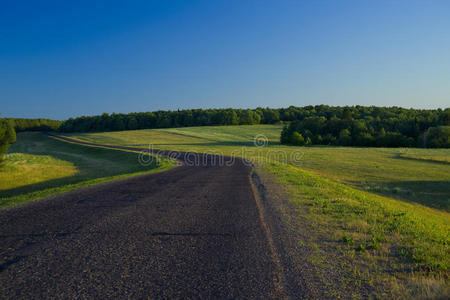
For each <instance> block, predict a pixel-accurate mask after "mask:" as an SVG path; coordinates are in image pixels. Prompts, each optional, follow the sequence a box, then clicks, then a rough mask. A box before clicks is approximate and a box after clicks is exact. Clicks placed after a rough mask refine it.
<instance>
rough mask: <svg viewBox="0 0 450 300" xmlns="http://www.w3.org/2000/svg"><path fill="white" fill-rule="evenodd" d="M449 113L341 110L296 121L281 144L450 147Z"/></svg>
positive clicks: (444, 111)
mask: <svg viewBox="0 0 450 300" xmlns="http://www.w3.org/2000/svg"><path fill="white" fill-rule="evenodd" d="M449 125H450V110H449V109H446V110H439V109H438V110H414V109H403V108H379V107H377V108H372V107H345V108H343V109H340V110H335V111H334V112H333V113H332V114H331V115H330V114H328V115H326V114H325V115H324V114H317V115H310V116H304V117H301V118H298V119H296V120H294V121H292V122H291V123H290V124H289V125H286V126H285V127H284V128H283V131H282V133H281V143H283V144H292V145H338V146H363V147H425V148H449V147H450V126H449Z"/></svg>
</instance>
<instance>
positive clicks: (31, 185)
mask: <svg viewBox="0 0 450 300" xmlns="http://www.w3.org/2000/svg"><path fill="white" fill-rule="evenodd" d="M159 161H160V165H159V166H157V165H156V164H152V165H150V166H146V167H144V166H141V165H140V164H139V163H138V160H137V156H136V153H131V152H124V151H118V150H111V149H102V148H93V147H85V146H80V145H76V144H69V143H66V142H62V141H59V140H57V139H55V138H52V137H49V136H46V135H43V134H41V133H20V134H18V137H17V143H16V144H14V145H13V146H12V147H11V148H10V149H9V152H8V154H7V156H6V161H5V163H4V166H3V167H2V168H1V169H0V208H5V207H9V206H13V205H17V204H21V203H25V202H29V201H33V200H37V199H40V198H43V197H47V196H51V195H54V194H57V193H61V192H65V191H69V190H73V189H76V188H80V187H86V186H89V185H93V184H97V183H101V182H106V181H109V180H114V179H119V178H124V177H127V176H131V175H137V174H142V173H147V172H154V171H159V170H166V169H168V168H170V167H171V166H172V165H173V162H170V161H168V160H167V159H164V158H161V159H160V160H159Z"/></svg>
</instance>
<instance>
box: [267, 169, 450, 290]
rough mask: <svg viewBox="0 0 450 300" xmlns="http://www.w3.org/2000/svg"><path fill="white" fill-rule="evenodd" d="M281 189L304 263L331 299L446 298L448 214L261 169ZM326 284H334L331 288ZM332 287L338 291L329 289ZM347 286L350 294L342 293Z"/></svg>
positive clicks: (291, 172)
mask: <svg viewBox="0 0 450 300" xmlns="http://www.w3.org/2000/svg"><path fill="white" fill-rule="evenodd" d="M260 171H262V172H268V173H270V174H271V175H272V177H273V178H275V180H276V182H278V183H279V184H281V185H282V186H284V187H285V188H286V190H287V191H288V193H289V195H290V199H289V201H290V203H291V204H293V205H294V206H295V216H296V218H297V219H298V220H301V221H300V222H301V227H299V226H297V229H298V230H302V231H304V232H305V231H306V232H307V235H306V236H307V239H308V240H306V241H305V240H299V243H300V246H302V247H304V248H307V249H305V253H309V256H308V260H309V262H310V263H311V265H312V266H313V267H314V272H315V273H316V276H317V277H318V278H319V279H320V281H321V283H322V284H324V285H325V286H328V287H331V288H329V289H328V291H329V292H330V291H331V293H332V294H330V295H327V296H333V297H338V298H340V297H348V296H352V297H365V296H367V295H372V296H380V297H382V296H384V297H386V296H391V297H392V296H396V297H415V298H434V297H438V296H442V295H448V294H449V292H450V290H449V285H448V270H449V267H450V246H449V244H450V231H449V228H450V227H449V225H450V224H449V218H448V214H447V213H445V212H439V211H436V210H433V209H430V208H426V207H423V206H421V205H417V204H410V203H405V202H402V201H398V200H395V199H391V198H387V197H382V196H378V195H374V194H371V193H367V192H364V191H360V190H357V189H355V188H353V187H349V186H346V185H344V184H342V183H339V182H336V181H333V180H330V179H325V178H322V177H319V176H317V175H314V174H311V173H309V172H306V171H304V170H301V169H299V168H296V167H293V166H290V165H287V164H283V163H276V162H272V163H268V164H263V165H262V166H261V170H260ZM333 287H334V288H333ZM336 287H339V288H336ZM349 291H352V294H350V295H349V294H348V292H349Z"/></svg>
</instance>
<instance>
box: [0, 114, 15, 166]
mask: <svg viewBox="0 0 450 300" xmlns="http://www.w3.org/2000/svg"><path fill="white" fill-rule="evenodd" d="M15 141H16V132H15V130H14V127H13V125H12V124H11V122H10V121H7V120H0V162H2V161H3V159H4V154H5V153H6V151H7V150H8V148H9V146H10V145H11V144H12V143H14V142H15Z"/></svg>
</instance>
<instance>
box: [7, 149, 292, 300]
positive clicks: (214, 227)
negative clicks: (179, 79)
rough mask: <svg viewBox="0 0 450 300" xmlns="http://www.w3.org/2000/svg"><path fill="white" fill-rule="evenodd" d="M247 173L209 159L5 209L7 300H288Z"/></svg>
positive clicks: (239, 165) (242, 168) (247, 169)
mask: <svg viewBox="0 0 450 300" xmlns="http://www.w3.org/2000/svg"><path fill="white" fill-rule="evenodd" d="M119 148H120V147H119ZM178 154H179V159H180V160H181V161H184V162H186V161H187V160H188V159H189V162H192V159H194V158H199V157H198V156H199V154H186V153H178ZM250 173H251V167H249V166H247V165H246V164H244V163H243V162H242V161H241V160H235V161H234V163H230V164H229V165H219V164H218V163H217V161H216V163H212V160H211V159H209V160H207V161H206V163H201V164H200V165H198V166H192V165H187V164H184V165H182V166H179V167H176V168H174V169H172V170H169V171H166V172H161V173H155V174H149V175H142V176H137V177H132V178H127V179H124V180H119V181H114V182H109V183H105V184H101V185H96V186H92V187H88V188H84V189H79V190H76V191H71V192H68V193H65V194H61V195H57V196H54V197H50V198H47V199H44V200H42V201H37V202H33V203H28V204H25V205H21V206H17V207H13V208H9V209H4V210H1V211H0V255H1V256H0V292H1V298H55V297H56V298H125V297H127V298H152V299H155V298H156V299H158V298H171V299H173V298H260V299H261V298H265V299H267V298H277V299H280V298H283V297H284V296H285V291H284V288H283V283H282V281H283V280H282V279H280V278H282V276H281V274H280V268H279V265H278V264H277V260H276V253H274V249H273V247H272V246H271V243H270V237H268V234H267V233H268V232H267V229H266V228H267V227H266V226H265V225H264V222H263V220H262V219H261V211H260V207H259V206H258V202H257V199H255V195H254V189H252V186H251V179H250Z"/></svg>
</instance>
